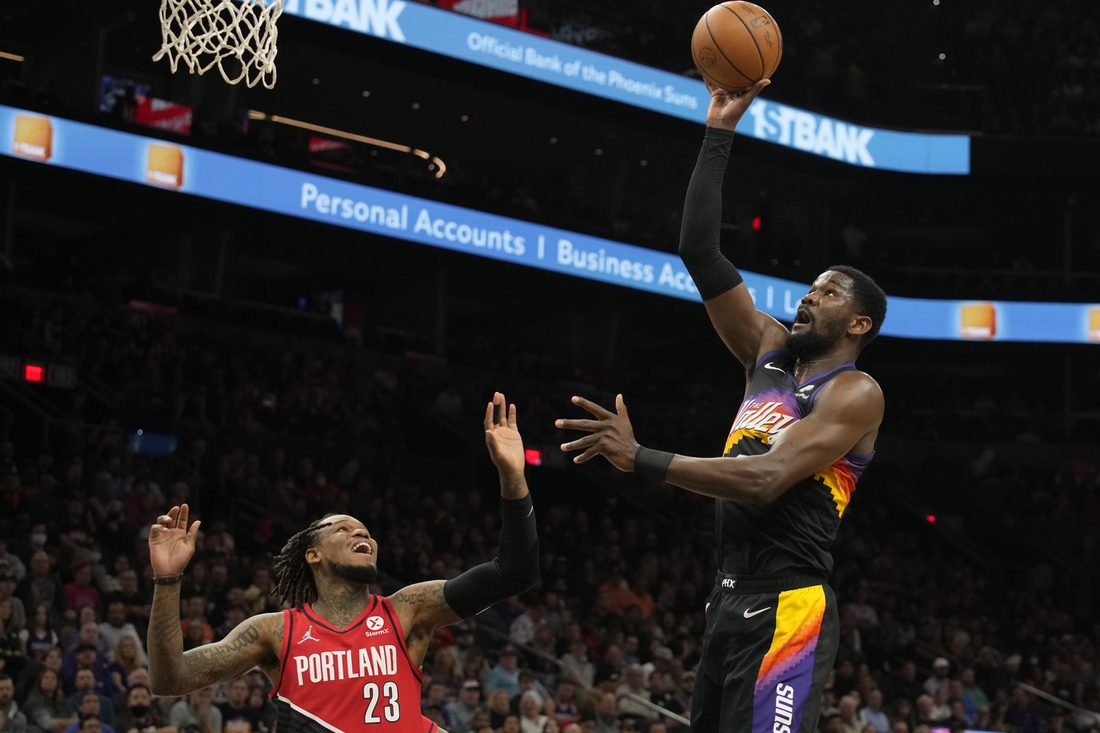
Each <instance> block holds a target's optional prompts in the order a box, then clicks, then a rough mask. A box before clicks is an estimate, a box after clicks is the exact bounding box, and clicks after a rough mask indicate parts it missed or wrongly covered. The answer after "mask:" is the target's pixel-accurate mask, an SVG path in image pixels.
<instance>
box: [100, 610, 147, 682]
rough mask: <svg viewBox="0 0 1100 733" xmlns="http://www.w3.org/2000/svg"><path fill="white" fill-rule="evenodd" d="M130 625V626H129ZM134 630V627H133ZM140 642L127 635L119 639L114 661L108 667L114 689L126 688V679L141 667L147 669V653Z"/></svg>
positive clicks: (113, 656) (113, 657)
mask: <svg viewBox="0 0 1100 733" xmlns="http://www.w3.org/2000/svg"><path fill="white" fill-rule="evenodd" d="M127 625H130V624H127ZM131 628H132V627H131ZM140 643H141V642H140V640H139V639H137V638H135V637H134V636H131V635H129V634H126V635H124V636H122V637H120V638H119V640H118V643H117V644H116V645H115V650H114V652H113V653H112V655H111V656H112V659H113V661H112V662H111V663H110V664H109V665H107V671H108V672H109V673H110V675H111V683H112V684H113V685H114V689H116V690H121V689H124V688H125V687H126V678H127V677H129V675H130V673H131V672H133V671H134V670H135V669H138V668H139V667H145V666H146V665H145V651H144V650H143V649H142V648H141V647H140V646H139V645H140Z"/></svg>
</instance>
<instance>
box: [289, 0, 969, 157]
mask: <svg viewBox="0 0 1100 733" xmlns="http://www.w3.org/2000/svg"><path fill="white" fill-rule="evenodd" d="M284 12H286V13H288V14H290V15H297V16H300V17H302V18H308V19H310V20H314V21H317V22H320V23H326V24H329V25H334V26H338V27H341V28H346V29H349V30H352V31H356V32H358V33H364V34H367V35H371V36H375V37H377V38H384V39H387V40H390V41H394V42H396V43H402V44H405V45H408V46H412V47H414V48H419V49H422V50H424V51H430V52H432V53H438V54H442V55H444V56H449V57H451V58H454V59H459V60H461V61H468V62H470V63H473V64H478V65H479V66H486V67H488V68H491V69H497V70H499V71H504V72H507V73H510V74H517V75H519V76H523V77H527V78H529V79H535V80H537V81H541V82H546V83H547V84H554V85H555V86H560V87H565V88H566V89H573V90H576V91H579V92H585V93H587V94H592V95H595V96H597V97H602V98H604V99H610V100H613V101H616V102H622V103H624V104H629V105H633V106H635V107H641V108H643V109H648V110H652V111H654V112H660V113H662V114H667V115H672V116H673V117H680V118H683V119H685V120H691V121H692V122H698V123H700V124H703V123H705V122H706V109H707V102H708V100H709V98H710V95H709V94H708V93H707V89H706V86H704V84H703V82H701V81H699V80H697V79H689V78H687V77H684V76H680V75H678V74H673V73H670V72H667V71H661V70H660V69H653V68H650V67H648V66H642V65H641V64H636V63H633V62H631V61H624V60H622V59H618V58H615V57H613V56H607V55H604V54H601V53H595V52H594V51H588V50H586V49H583V48H579V47H577V46H570V45H569V44H566V43H561V42H560V41H552V40H550V39H548V38H542V37H541V36H536V35H533V34H530V33H524V32H523V31H518V30H515V29H514V28H506V27H504V26H500V25H495V24H493V23H488V22H486V21H483V20H479V19H477V18H471V17H469V16H466V15H461V14H459V13H454V12H451V11H448V10H442V9H440V8H435V7H432V6H430V5H425V4H422V3H418V2H406V0H286V4H285V6H284ZM683 41H684V50H685V59H686V58H687V54H686V51H687V46H688V39H686V38H685V39H683ZM737 132H738V133H739V134H741V135H746V136H749V137H755V138H757V139H760V140H766V141H768V142H771V143H777V144H779V145H785V146H787V147H791V148H795V149H797V150H802V151H804V152H807V153H811V154H813V155H820V156H824V157H828V158H832V159H834V160H838V161H842V162H844V163H850V164H852V165H857V166H862V167H865V168H878V169H882V170H892V171H903V172H906V173H938V174H949V175H966V174H968V173H969V172H970V138H969V137H968V136H966V135H927V134H922V133H915V132H896V131H893V130H883V129H878V128H874V127H862V126H858V125H852V124H849V123H846V122H842V121H840V120H835V119H833V118H831V117H825V116H823V115H817V114H813V113H812V112H807V111H805V110H801V109H797V108H795V107H788V106H787V105H784V104H779V103H777V102H770V101H768V100H766V99H757V100H756V101H755V102H754V103H753V105H752V107H750V108H749V113H748V114H746V115H745V116H744V117H743V118H742V119H741V123H740V124H739V125H738V126H737Z"/></svg>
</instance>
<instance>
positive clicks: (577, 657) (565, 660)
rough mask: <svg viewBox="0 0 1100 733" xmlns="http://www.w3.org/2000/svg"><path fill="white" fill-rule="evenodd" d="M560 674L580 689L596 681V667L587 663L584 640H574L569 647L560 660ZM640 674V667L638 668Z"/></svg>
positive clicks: (586, 644) (586, 647) (586, 646)
mask: <svg viewBox="0 0 1100 733" xmlns="http://www.w3.org/2000/svg"><path fill="white" fill-rule="evenodd" d="M561 670H562V672H563V673H564V674H565V675H566V676H567V677H569V678H570V679H572V680H573V681H574V682H576V684H578V685H580V686H581V687H591V686H592V685H593V684H594V683H595V680H596V667H595V666H594V665H593V664H592V662H590V661H588V643H587V642H586V641H585V640H584V639H574V640H573V641H572V642H571V643H570V645H569V653H568V654H566V655H564V656H562V658H561ZM638 673H639V674H641V667H640V666H639V667H638Z"/></svg>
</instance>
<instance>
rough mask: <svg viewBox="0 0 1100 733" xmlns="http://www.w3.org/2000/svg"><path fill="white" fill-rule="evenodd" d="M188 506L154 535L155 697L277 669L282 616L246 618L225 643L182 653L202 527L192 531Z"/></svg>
mask: <svg viewBox="0 0 1100 733" xmlns="http://www.w3.org/2000/svg"><path fill="white" fill-rule="evenodd" d="M187 519H188V508H187V505H186V504H184V505H183V506H177V507H172V509H171V511H169V512H168V514H165V515H162V516H160V517H157V523H156V524H154V525H153V527H152V529H151V530H150V531H149V560H150V562H151V563H152V565H153V577H154V578H155V579H156V580H155V581H154V582H155V583H156V588H155V590H154V591H153V612H152V615H151V616H150V618H149V635H148V645H149V650H148V651H149V686H150V687H151V688H152V691H153V694H155V695H166V696H178V695H186V694H188V693H190V692H194V691H195V690H201V689H202V688H204V687H209V686H210V685H213V684H217V683H218V682H222V681H224V680H228V679H232V678H233V677H236V676H238V675H240V674H243V673H244V672H246V671H248V670H249V669H252V668H253V667H255V666H259V667H260V668H261V669H263V670H264V671H265V672H267V673H268V676H271V675H272V674H273V673H275V670H277V669H278V663H279V652H280V649H281V648H282V638H283V614H281V613H267V614H262V615H259V616H253V617H252V618H249V619H246V620H245V621H243V622H241V624H240V625H239V626H238V627H237V628H235V629H233V631H231V632H230V633H229V635H228V636H227V637H226V638H225V639H223V640H222V641H219V642H216V643H214V644H206V645H204V646H201V647H198V648H196V649H192V650H191V651H189V652H186V653H185V652H184V651H183V632H182V630H181V627H180V581H181V580H182V579H183V571H184V569H185V568H186V567H187V563H188V562H189V561H190V560H191V556H192V555H194V553H195V538H196V537H198V533H199V522H195V523H194V524H192V525H191V526H190V528H188V526H187Z"/></svg>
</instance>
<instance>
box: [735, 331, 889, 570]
mask: <svg viewBox="0 0 1100 733" xmlns="http://www.w3.org/2000/svg"><path fill="white" fill-rule="evenodd" d="M794 362H795V358H794V355H793V354H791V353H790V352H789V351H770V352H768V353H767V354H764V356H762V357H761V358H760V361H758V362H757V363H756V370H755V371H754V372H753V375H752V378H751V379H750V380H749V386H748V389H747V390H746V392H745V400H744V401H743V402H742V403H741V409H740V410H739V411H738V412H737V419H735V420H734V422H733V427H732V428H731V429H730V434H729V438H727V439H726V448H725V451H724V453H723V455H724V456H726V457H729V458H736V457H738V456H758V455H762V454H764V453H767V452H768V451H769V450H771V444H772V441H773V440H775V438H776V436H778V435H780V434H781V433H782V432H783V431H784V430H786V429H787V428H789V427H790V426H791V425H793V424H794V423H796V422H798V421H799V420H801V419H802V418H804V417H806V416H807V415H809V414H810V411H811V410H813V408H814V398H815V397H816V396H817V394H818V392H819V391H820V390H821V388H822V387H824V386H825V385H826V384H827V383H828V382H829V380H831V379H833V378H834V377H836V375H838V374H841V373H843V372H846V371H852V370H854V369H855V368H856V367H855V364H851V363H848V364H842V365H841V366H839V367H837V368H835V369H832V370H830V371H828V372H824V373H822V374H816V375H814V376H813V377H811V378H809V379H807V380H806V381H805V382H804V383H803V384H802V385H797V384H796V383H795V380H794V376H793V374H792V369H793V368H794ZM873 455H874V453H871V454H869V455H859V454H857V453H848V454H847V455H846V456H844V457H843V458H841V459H840V460H838V461H837V462H836V463H834V464H833V465H831V466H828V467H827V468H824V469H822V470H821V471H819V472H817V473H816V474H814V475H813V476H812V477H810V478H807V479H804V480H802V481H799V482H798V483H797V484H795V485H794V486H792V487H791V488H790V489H788V490H787V491H786V492H785V493H784V494H783V495H782V496H781V497H779V499H777V500H776V501H774V502H772V503H771V504H768V505H765V506H759V505H752V504H746V503H741V502H737V501H726V500H722V499H719V500H718V501H717V502H716V507H715V526H716V529H717V532H718V562H719V570H721V571H722V572H724V573H731V574H735V575H739V576H744V575H793V574H803V573H813V574H819V575H824V574H827V573H829V572H831V571H832V569H833V557H832V555H831V554H830V553H829V547H830V546H831V545H832V544H833V540H834V539H836V533H837V530H838V529H839V528H840V518H841V517H842V516H843V515H844V508H845V507H846V506H847V505H848V501H849V500H850V499H851V496H852V492H853V491H855V487H856V481H857V480H858V479H859V476H860V474H862V473H863V470H864V469H865V468H867V464H868V463H870V461H871V457H872V456H873Z"/></svg>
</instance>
